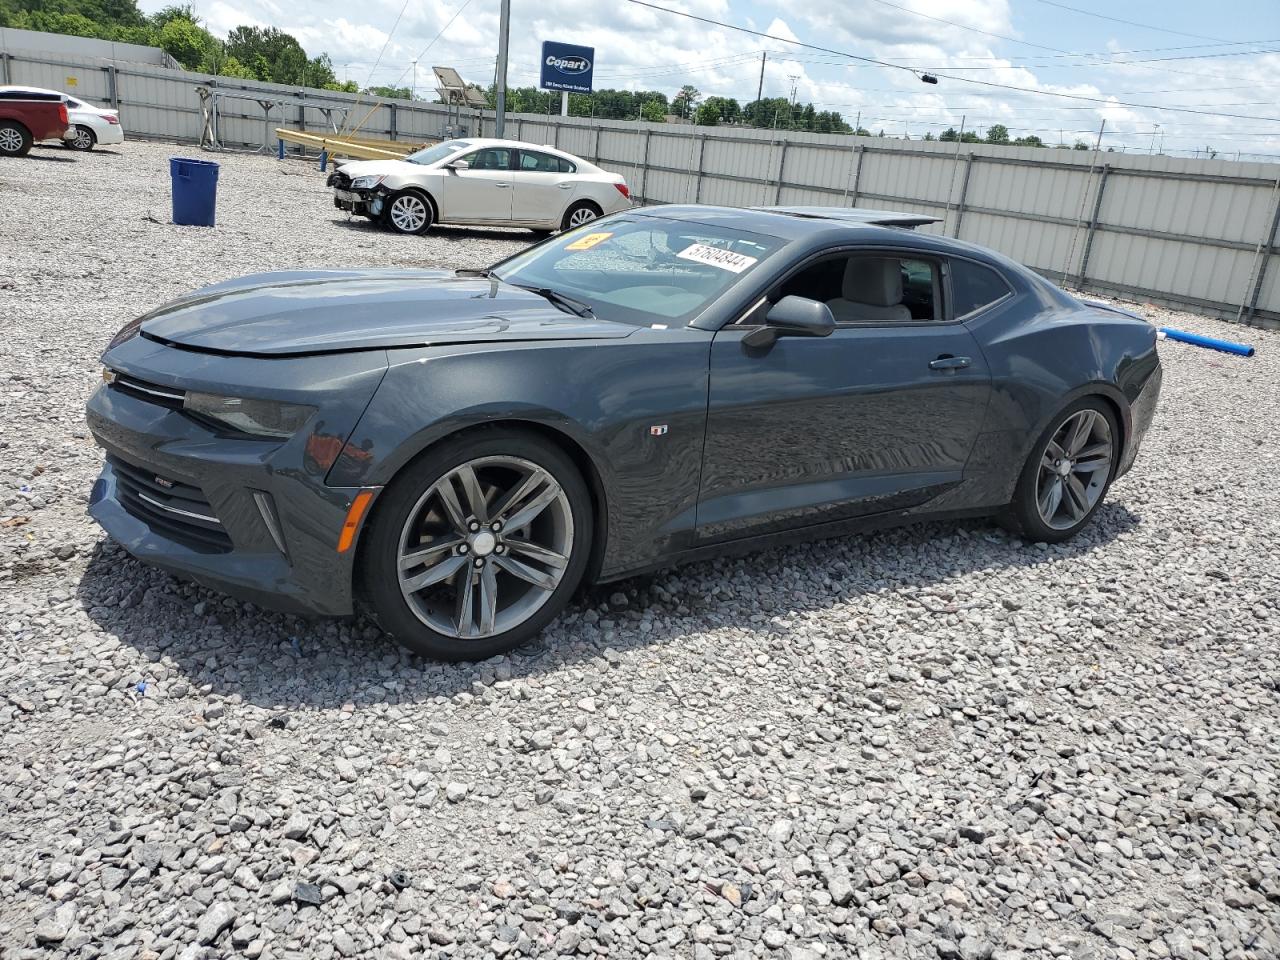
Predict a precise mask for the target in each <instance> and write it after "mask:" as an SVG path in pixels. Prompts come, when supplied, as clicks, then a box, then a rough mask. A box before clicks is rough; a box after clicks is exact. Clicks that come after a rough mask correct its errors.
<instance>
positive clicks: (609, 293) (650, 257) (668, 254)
mask: <svg viewBox="0 0 1280 960" xmlns="http://www.w3.org/2000/svg"><path fill="white" fill-rule="evenodd" d="M782 243H783V241H782V240H780V239H778V238H777V237H767V236H762V235H760V234H755V233H746V232H744V231H741V230H734V229H731V228H729V227H723V226H719V225H714V224H709V223H689V222H687V221H683V220H667V219H665V218H662V217H655V216H644V217H628V216H618V217H610V218H609V219H607V220H601V221H599V222H597V223H594V224H587V225H586V226H583V227H579V228H578V229H577V230H572V231H570V232H568V233H563V234H561V235H560V236H558V237H556V238H555V239H554V240H549V241H547V242H546V243H542V244H539V245H538V246H536V247H534V248H532V249H530V250H528V251H526V252H525V253H519V254H516V255H515V256H514V257H512V258H511V259H509V260H505V261H503V262H502V263H500V264H499V265H498V266H497V267H496V268H495V269H494V270H493V275H494V276H496V277H497V278H498V279H499V280H502V281H504V282H506V283H512V284H518V285H519V286H522V287H529V288H531V289H547V290H553V291H555V292H556V293H559V294H562V295H564V296H567V297H572V298H573V299H574V300H577V301H580V302H581V303H583V304H585V305H587V306H589V307H590V308H591V311H592V312H593V313H594V314H595V315H596V316H598V317H602V318H603V319H606V320H620V321H624V322H626V323H637V324H645V325H650V324H653V323H655V322H657V323H666V322H671V323H672V324H676V325H683V324H686V323H688V322H689V321H690V320H692V319H693V318H694V317H696V316H697V315H698V314H699V313H701V312H702V311H703V310H704V309H705V308H706V307H707V306H708V305H709V304H711V303H712V302H714V301H715V300H716V299H717V298H718V297H719V296H720V295H721V294H722V293H724V292H725V291H726V290H728V289H729V287H731V286H733V285H734V284H735V283H737V282H738V281H739V280H741V279H743V277H744V276H745V275H746V274H748V273H751V272H752V271H754V270H757V269H759V266H760V264H761V263H762V262H763V261H764V260H765V259H766V258H768V257H769V256H770V255H771V254H773V253H774V252H775V251H776V250H777V249H778V248H779V247H781V246H782Z"/></svg>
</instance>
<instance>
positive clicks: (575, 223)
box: [569, 207, 596, 227]
mask: <svg viewBox="0 0 1280 960" xmlns="http://www.w3.org/2000/svg"><path fill="white" fill-rule="evenodd" d="M594 219H596V212H595V211H594V210H592V209H591V208H590V207H579V208H578V209H577V210H575V211H573V213H571V214H569V226H571V227H580V226H582V225H583V224H584V223H590V222H591V221H592V220H594Z"/></svg>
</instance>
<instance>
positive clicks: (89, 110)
mask: <svg viewBox="0 0 1280 960" xmlns="http://www.w3.org/2000/svg"><path fill="white" fill-rule="evenodd" d="M9 90H25V91H27V92H28V93H44V94H54V95H56V96H59V97H62V99H63V100H65V101H66V103H67V119H68V120H69V121H70V123H71V130H72V132H73V133H74V134H75V136H74V137H69V138H67V139H66V140H64V141H63V142H64V143H65V144H66V145H67V146H68V147H70V148H71V149H72V150H92V149H93V148H94V147H96V146H97V145H98V144H104V145H106V144H112V143H124V127H122V126H121V125H120V111H119V110H110V109H108V108H106V107H95V106H94V105H93V104H91V103H88V102H86V101H84V100H81V99H80V98H79V97H73V96H72V95H71V94H69V93H63V92H62V91H61V90H45V89H44V88H43V87H24V86H17V85H11V86H3V87H0V92H4V91H9Z"/></svg>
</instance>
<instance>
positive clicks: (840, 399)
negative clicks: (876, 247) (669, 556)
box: [697, 253, 991, 543]
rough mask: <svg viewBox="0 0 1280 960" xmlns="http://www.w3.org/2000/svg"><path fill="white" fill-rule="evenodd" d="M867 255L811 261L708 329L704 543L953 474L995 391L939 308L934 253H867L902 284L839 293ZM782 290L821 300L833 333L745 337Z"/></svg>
mask: <svg viewBox="0 0 1280 960" xmlns="http://www.w3.org/2000/svg"><path fill="white" fill-rule="evenodd" d="M862 257H865V254H862V253H857V254H850V253H840V254H837V255H834V256H826V257H820V258H817V259H815V260H814V261H812V262H810V263H809V264H807V265H806V266H804V267H803V268H802V269H800V270H799V271H797V272H796V273H794V274H792V276H791V277H789V278H787V279H785V280H783V281H782V282H781V283H779V284H777V285H775V287H774V288H773V289H771V290H770V291H769V292H768V293H767V294H766V296H765V297H762V298H761V299H760V300H759V301H757V303H756V304H754V305H752V306H751V308H750V309H748V310H746V311H745V313H744V316H743V317H742V318H741V319H740V320H739V322H737V323H735V324H732V325H729V326H726V327H724V328H722V329H721V330H720V331H719V332H718V333H717V334H716V337H715V340H714V341H713V343H712V347H711V360H710V384H709V394H708V419H707V436H706V445H705V454H704V463H703V471H702V485H701V491H700V495H699V506H698V519H697V538H698V540H699V542H702V543H712V542H716V541H722V540H732V539H737V538H740V537H747V536H753V535H758V534H767V533H773V532H778V531H781V530H785V529H788V528H795V527H802V526H807V525H810V524H816V523H823V522H828V521H836V520H845V519H851V518H854V517H859V516H864V515H871V514H875V513H880V512H885V511H892V510H898V509H905V508H908V507H913V506H918V505H920V504H923V503H925V502H927V501H929V500H931V499H933V498H935V497H938V496H939V495H941V494H943V493H945V492H946V491H947V490H949V489H950V488H952V487H954V486H956V485H957V484H958V483H959V482H960V481H961V479H962V476H963V473H964V468H965V463H966V462H967V460H968V458H969V454H970V452H971V450H972V449H973V447H974V444H975V441H976V440H977V436H978V432H979V430H980V429H981V425H982V422H983V418H984V415H985V413H986V407H987V403H988V401H989V399H990V392H991V378H990V375H989V373H988V370H987V366H986V363H985V361H984V360H983V357H982V353H981V351H980V350H979V348H978V344H977V342H976V341H975V340H974V338H973V336H972V335H971V334H970V333H969V331H968V330H967V329H966V328H965V327H964V325H963V324H960V323H956V322H953V321H950V320H949V319H948V318H947V315H946V314H945V313H944V312H943V307H944V304H943V303H942V293H941V291H942V282H941V276H942V274H941V270H942V264H941V263H940V262H939V261H936V260H933V259H931V258H928V257H924V256H920V257H917V256H915V255H914V254H912V255H908V256H901V255H898V254H893V255H889V254H875V255H874V257H873V258H874V259H876V260H885V259H889V260H892V261H893V264H894V267H893V269H894V270H895V271H897V272H899V274H900V280H901V282H900V285H897V286H896V289H895V290H891V291H890V294H888V295H886V294H885V290H884V289H883V288H884V287H886V286H887V287H895V283H893V282H892V278H891V277H889V274H888V273H887V271H880V278H881V280H883V281H884V282H883V283H881V284H880V289H879V290H878V295H874V296H869V299H870V300H871V301H873V302H871V303H861V302H859V299H858V297H856V296H855V297H853V298H849V297H847V296H845V294H848V293H850V292H853V293H857V291H851V290H850V289H848V280H847V277H848V275H849V273H850V270H851V269H852V270H854V272H857V270H858V269H861V266H865V264H862V265H861V266H858V265H853V266H851V264H853V263H854V261H855V260H857V259H858V258H862ZM877 269H879V268H877ZM886 277H889V279H888V280H886V279H885V278H886ZM787 295H796V296H808V297H809V298H810V299H816V300H822V301H824V302H827V303H828V305H829V306H831V307H832V311H833V315H835V316H836V318H837V326H836V329H835V330H834V331H833V332H832V333H831V335H830V336H827V337H818V338H802V337H780V338H779V339H778V340H776V341H775V342H774V344H773V345H772V346H771V347H768V348H763V349H761V348H751V347H748V346H747V345H745V344H744V343H743V338H744V337H745V336H746V335H747V334H748V333H749V332H750V331H751V330H752V329H755V327H756V326H758V324H759V323H760V322H762V320H763V317H764V314H765V313H766V312H767V310H768V307H769V306H770V305H771V303H772V302H776V301H777V300H779V299H781V297H783V296H787ZM892 301H896V302H892Z"/></svg>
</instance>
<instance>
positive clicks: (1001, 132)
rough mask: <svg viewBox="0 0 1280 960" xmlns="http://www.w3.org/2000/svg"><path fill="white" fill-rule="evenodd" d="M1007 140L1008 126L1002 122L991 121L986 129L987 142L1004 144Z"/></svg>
mask: <svg viewBox="0 0 1280 960" xmlns="http://www.w3.org/2000/svg"><path fill="white" fill-rule="evenodd" d="M1008 142H1009V128H1008V127H1006V126H1005V125H1004V124H1003V123H993V124H992V125H991V126H990V128H988V130H987V143H1000V144H1005V143H1008Z"/></svg>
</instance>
